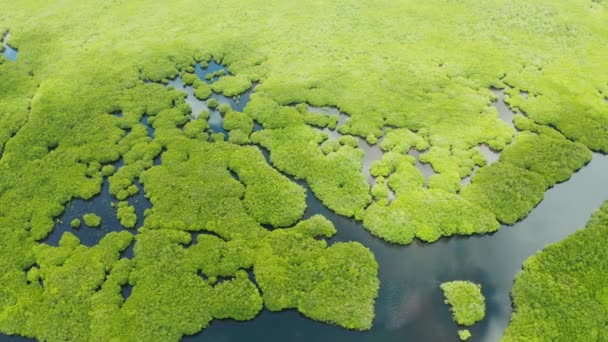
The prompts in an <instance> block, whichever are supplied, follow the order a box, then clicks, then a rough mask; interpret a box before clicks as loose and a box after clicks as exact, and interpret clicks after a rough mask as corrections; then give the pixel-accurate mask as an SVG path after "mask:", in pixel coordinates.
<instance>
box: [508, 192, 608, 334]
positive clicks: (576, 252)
mask: <svg viewBox="0 0 608 342" xmlns="http://www.w3.org/2000/svg"><path fill="white" fill-rule="evenodd" d="M607 244H608V203H604V204H603V205H602V207H601V208H600V209H599V210H598V211H597V212H596V213H595V214H594V215H593V217H591V220H590V221H589V222H588V223H587V227H586V228H585V229H582V230H579V231H577V232H576V233H574V234H573V235H571V236H569V237H568V238H566V239H565V240H563V241H560V242H558V243H555V244H552V245H549V246H548V247H546V248H545V249H544V250H543V251H540V252H538V253H537V254H535V255H533V256H531V257H530V258H528V260H526V261H525V263H524V265H523V271H521V272H520V273H519V274H518V275H517V277H516V278H515V285H514V286H513V290H512V298H513V305H514V308H515V309H514V312H513V316H512V317H511V323H510V324H509V327H508V328H507V331H506V333H505V336H504V338H503V341H507V342H510V341H606V340H608V330H606V321H607V320H608V286H607V284H608V272H607V270H608V249H606V245H607Z"/></svg>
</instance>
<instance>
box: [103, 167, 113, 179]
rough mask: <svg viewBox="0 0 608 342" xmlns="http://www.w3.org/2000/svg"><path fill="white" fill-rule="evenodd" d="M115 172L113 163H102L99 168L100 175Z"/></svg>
mask: <svg viewBox="0 0 608 342" xmlns="http://www.w3.org/2000/svg"><path fill="white" fill-rule="evenodd" d="M114 172H116V167H115V166H114V165H104V166H103V168H101V175H102V176H104V177H109V176H111V175H112V174H114Z"/></svg>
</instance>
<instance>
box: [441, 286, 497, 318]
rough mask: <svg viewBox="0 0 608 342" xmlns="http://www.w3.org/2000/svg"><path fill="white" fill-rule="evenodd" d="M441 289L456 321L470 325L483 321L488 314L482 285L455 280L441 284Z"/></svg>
mask: <svg viewBox="0 0 608 342" xmlns="http://www.w3.org/2000/svg"><path fill="white" fill-rule="evenodd" d="M441 290H442V291H443V295H444V296H445V302H446V304H449V305H450V307H451V310H452V314H453V315H454V320H455V321H456V323H458V324H460V325H465V326H470V325H473V324H475V323H476V322H478V321H481V320H482V319H483V317H484V316H485V315H486V303H485V298H484V296H483V294H481V286H480V285H477V284H475V283H472V282H470V281H463V280H455V281H450V282H447V283H443V284H441Z"/></svg>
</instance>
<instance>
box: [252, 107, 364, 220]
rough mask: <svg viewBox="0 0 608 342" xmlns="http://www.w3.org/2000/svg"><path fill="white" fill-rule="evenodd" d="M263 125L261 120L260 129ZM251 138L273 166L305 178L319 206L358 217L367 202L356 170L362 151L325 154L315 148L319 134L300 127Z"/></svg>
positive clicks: (343, 149) (348, 149) (348, 148)
mask: <svg viewBox="0 0 608 342" xmlns="http://www.w3.org/2000/svg"><path fill="white" fill-rule="evenodd" d="M283 108H290V107H283ZM294 112H295V113H297V111H295V110H294ZM298 115H299V113H298ZM256 120H258V119H256ZM267 122H268V121H266V122H264V121H262V123H263V125H264V127H267V126H266V123H267ZM271 126H272V124H271ZM251 139H252V141H253V142H255V143H259V144H260V145H262V146H264V147H265V148H267V149H269V150H270V159H271V160H272V164H273V165H275V166H276V167H277V168H278V169H279V170H281V171H283V172H285V173H288V174H290V175H293V176H295V177H296V178H299V179H305V180H306V181H307V182H308V184H309V185H310V188H311V190H312V191H313V192H314V193H315V195H317V197H318V198H319V199H320V200H321V201H322V202H323V204H325V205H326V206H328V207H329V208H331V209H332V210H334V211H335V212H337V213H338V214H341V215H345V216H355V217H358V216H359V215H361V213H362V212H363V209H364V208H365V207H366V206H367V204H368V203H369V202H370V200H371V197H370V195H369V185H368V184H367V182H366V181H365V177H364V176H363V174H362V173H361V171H360V170H361V167H362V165H363V151H361V150H359V149H355V148H352V147H351V146H341V147H340V148H339V149H338V150H337V151H336V152H334V153H330V154H328V155H325V154H324V153H323V152H322V151H321V149H320V148H319V143H321V142H322V141H323V140H324V137H323V135H322V134H321V133H319V132H318V131H317V130H315V129H312V128H310V127H308V126H306V125H303V124H295V125H294V126H292V127H288V128H282V129H264V130H262V131H258V132H255V133H253V134H252V135H251Z"/></svg>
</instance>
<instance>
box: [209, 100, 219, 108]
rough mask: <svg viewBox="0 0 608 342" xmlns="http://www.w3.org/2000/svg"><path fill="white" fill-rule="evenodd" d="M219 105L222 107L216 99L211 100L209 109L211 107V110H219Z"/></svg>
mask: <svg viewBox="0 0 608 342" xmlns="http://www.w3.org/2000/svg"><path fill="white" fill-rule="evenodd" d="M219 105H220V103H219V102H218V101H217V99H216V98H210V99H209V100H208V101H207V107H209V109H214V108H217V107H218V106H219Z"/></svg>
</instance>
